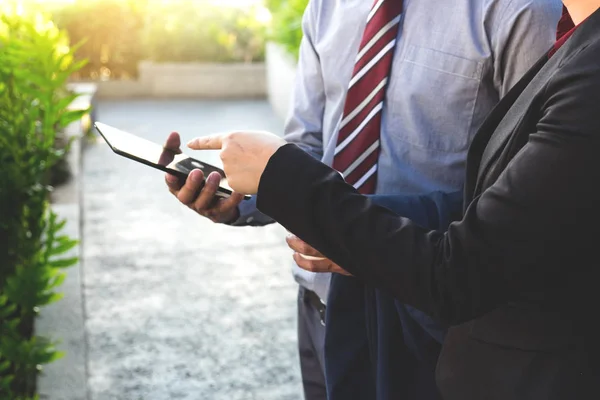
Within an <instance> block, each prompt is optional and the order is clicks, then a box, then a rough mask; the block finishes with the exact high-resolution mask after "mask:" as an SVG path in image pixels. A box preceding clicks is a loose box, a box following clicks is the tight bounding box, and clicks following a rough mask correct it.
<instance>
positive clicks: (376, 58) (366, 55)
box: [333, 0, 402, 194]
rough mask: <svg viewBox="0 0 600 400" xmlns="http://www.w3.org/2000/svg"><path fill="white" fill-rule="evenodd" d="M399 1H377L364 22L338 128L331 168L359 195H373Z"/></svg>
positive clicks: (399, 6) (400, 12)
mask: <svg viewBox="0 0 600 400" xmlns="http://www.w3.org/2000/svg"><path fill="white" fill-rule="evenodd" d="M401 14H402V0H375V3H374V4H373V8H372V9H371V12H370V13H369V15H368V17H367V25H366V27H365V31H364V33H363V37H362V41H361V43H360V48H359V51H358V54H357V56H356V61H355V64H354V72H353V74H352V79H351V80H350V84H349V88H348V93H347V95H346V102H345V104H344V113H343V117H342V121H341V123H340V130H339V134H338V140H337V145H336V148H335V155H334V158H333V168H335V169H336V170H338V171H339V172H341V173H342V175H343V176H344V179H345V180H346V182H348V183H349V184H351V185H353V186H354V187H355V188H356V189H357V190H358V191H359V192H360V193H363V194H369V193H374V192H375V186H376V183H377V160H378V158H379V148H380V140H379V136H380V131H381V113H382V110H383V101H384V99H385V92H386V88H387V83H388V80H389V73H390V69H391V66H392V58H393V56H394V48H395V46H396V37H397V35H398V25H399V24H400V17H401Z"/></svg>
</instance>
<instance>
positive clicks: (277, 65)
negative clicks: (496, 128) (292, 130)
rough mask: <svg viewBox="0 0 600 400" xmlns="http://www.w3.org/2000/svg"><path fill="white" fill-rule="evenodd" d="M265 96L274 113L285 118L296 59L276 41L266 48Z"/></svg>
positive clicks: (290, 98) (289, 100)
mask: <svg viewBox="0 0 600 400" xmlns="http://www.w3.org/2000/svg"><path fill="white" fill-rule="evenodd" d="M266 65H267V97H268V99H269V103H271V107H273V110H274V111H275V113H276V114H277V115H278V116H279V117H280V118H282V119H285V118H287V116H288V114H289V112H290V106H291V102H292V96H293V89H294V80H295V79H296V60H295V59H294V57H293V56H292V55H291V54H289V53H288V52H287V51H286V50H285V49H283V48H282V47H281V46H279V45H278V44H276V43H268V44H267V49H266Z"/></svg>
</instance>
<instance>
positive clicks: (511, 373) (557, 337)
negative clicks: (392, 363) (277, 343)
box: [258, 11, 600, 400]
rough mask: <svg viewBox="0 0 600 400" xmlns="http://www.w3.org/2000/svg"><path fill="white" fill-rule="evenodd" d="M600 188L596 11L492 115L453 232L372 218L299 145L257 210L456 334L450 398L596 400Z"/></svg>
mask: <svg viewBox="0 0 600 400" xmlns="http://www.w3.org/2000/svg"><path fill="white" fill-rule="evenodd" d="M523 51H527V50H526V49H523ZM441 90H443V88H441ZM283 178H285V179H283ZM599 182H600V11H597V12H595V13H594V14H593V15H592V16H591V17H590V18H588V19H587V20H586V21H585V22H584V23H583V24H582V25H581V26H580V27H579V28H578V29H577V31H576V32H575V33H574V34H573V36H571V38H570V39H569V40H568V41H567V43H566V44H565V45H564V46H563V47H562V48H561V49H560V50H559V51H558V52H557V53H556V54H555V55H554V56H553V57H552V58H551V59H550V60H549V61H547V60H546V59H545V58H542V59H541V60H540V62H538V63H537V65H536V66H534V67H533V69H532V70H531V71H530V73H528V74H527V75H526V76H525V77H524V78H523V80H522V81H521V82H520V83H518V84H517V85H516V87H515V88H514V89H513V90H512V91H511V92H510V93H509V94H508V95H507V96H506V97H505V98H504V99H503V100H502V101H501V102H500V103H499V104H498V106H497V107H496V108H495V110H494V111H493V112H492V113H491V114H490V116H489V118H488V119H487V121H486V122H485V123H484V125H483V126H482V128H481V130H480V132H479V133H478V135H477V137H476V138H475V139H474V142H473V144H472V146H471V149H470V152H469V156H468V160H467V176H466V189H465V214H464V217H463V219H462V220H461V221H460V222H456V223H453V224H452V225H450V227H449V229H448V231H447V232H439V231H430V230H427V229H425V228H423V227H421V226H419V225H417V224H415V223H414V222H412V221H410V220H408V219H406V218H402V217H398V216H397V215H396V214H394V213H392V212H390V211H389V210H387V209H385V208H382V207H379V206H376V205H374V204H373V203H372V202H371V201H370V200H369V199H368V198H366V197H364V196H361V195H359V194H358V193H357V192H356V191H354V190H353V188H352V187H350V186H349V185H347V184H346V183H345V182H344V181H343V179H342V177H341V176H340V175H339V174H338V173H337V172H335V171H333V170H332V169H330V168H328V167H326V166H325V165H323V164H321V163H319V162H317V161H315V160H314V159H313V158H312V157H310V156H308V155H307V154H305V153H304V152H302V151H301V150H300V149H298V148H297V147H295V146H293V145H286V146H284V147H282V148H281V149H279V150H278V151H277V152H276V153H275V154H274V155H273V157H272V158H271V160H270V161H269V163H268V165H267V168H266V170H265V171H264V173H263V176H262V178H261V182H260V187H259V193H258V208H259V209H260V210H261V211H263V212H264V213H265V214H268V215H270V216H271V217H273V218H274V219H275V220H276V221H279V222H280V223H282V224H283V225H284V226H285V227H286V228H287V229H288V230H290V231H291V232H294V233H295V234H297V235H298V236H299V237H301V238H302V239H304V240H305V241H306V242H308V243H310V244H311V245H313V246H314V247H315V248H317V249H319V250H320V251H321V252H322V253H324V254H325V255H327V256H328V257H330V258H331V259H333V260H334V261H335V262H337V263H338V264H340V265H343V266H344V268H346V269H347V270H348V271H350V272H351V273H352V274H353V275H354V276H357V277H359V278H361V279H363V280H364V281H365V282H367V283H368V284H370V285H373V286H375V287H378V288H381V289H383V290H386V291H388V292H389V293H391V294H392V295H393V296H394V297H395V298H397V299H398V300H400V301H402V302H403V303H406V304H410V305H412V306H415V307H416V308H418V309H420V310H422V311H425V312H426V313H428V314H430V315H432V316H435V317H436V318H438V319H440V320H442V321H445V322H448V323H450V324H452V325H454V327H453V328H451V329H450V330H449V332H448V335H447V337H446V341H445V343H444V347H443V350H442V354H441V356H440V360H439V363H438V368H437V382H438V386H439V388H440V391H441V393H442V396H443V397H444V398H445V399H448V400H469V399H473V400H481V399H498V400H500V399H501V400H506V399H544V400H554V399H598V398H600V372H599V369H600V367H599V365H600V363H599V362H598V356H599V355H600V349H599V347H600V345H599V343H600V341H599V339H598V338H599V328H598V327H597V325H598V324H597V323H596V321H595V320H596V315H597V313H598V305H599V304H600V290H599V289H598V282H600V280H599V279H598V278H600V265H599V263H598V253H599V252H600V245H599V244H598V234H597V233H596V232H595V231H594V230H595V229H596V228H597V226H599V225H600V190H598V187H597V186H598V183H599Z"/></svg>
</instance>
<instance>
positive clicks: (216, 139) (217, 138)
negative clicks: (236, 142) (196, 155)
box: [187, 135, 223, 150]
mask: <svg viewBox="0 0 600 400" xmlns="http://www.w3.org/2000/svg"><path fill="white" fill-rule="evenodd" d="M187 146H188V147H189V148H190V149H192V150H220V149H221V147H222V146H223V136H222V135H211V136H203V137H199V138H196V139H192V140H190V141H189V142H188V144H187Z"/></svg>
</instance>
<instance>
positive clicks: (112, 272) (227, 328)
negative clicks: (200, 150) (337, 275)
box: [82, 100, 302, 400]
mask: <svg viewBox="0 0 600 400" xmlns="http://www.w3.org/2000/svg"><path fill="white" fill-rule="evenodd" d="M97 118H98V121H100V122H104V123H107V124H109V125H114V126H116V127H118V128H120V129H124V130H127V131H130V132H132V133H135V134H138V135H141V136H144V137H147V138H149V139H151V140H154V141H158V142H162V141H163V140H164V138H165V137H166V135H167V134H168V133H169V132H171V131H179V132H180V133H181V134H182V136H183V139H184V142H185V141H187V140H188V139H191V138H192V137H194V136H199V135H203V134H208V133H213V132H219V131H224V130H229V129H235V128H250V129H267V130H271V131H274V132H281V128H282V123H281V121H280V120H279V119H277V118H276V117H275V116H274V115H273V113H272V111H271V109H270V107H269V106H268V104H267V103H266V102H264V101H235V102H231V101H201V100H160V101H156V100H135V101H130V100H128V101H101V102H100V103H99V104H98V108H97ZM203 159H205V160H206V161H207V162H211V163H215V164H219V160H218V155H217V154H216V153H215V152H210V153H208V154H206V156H205V157H203ZM82 190H83V192H82V199H83V203H82V212H83V229H82V235H83V243H82V257H83V259H82V261H83V287H84V299H85V317H86V322H85V328H86V334H87V340H88V374H89V376H88V389H89V394H90V400H142V399H143V400H166V399H188V400H201V399H210V400H220V399H223V400H225V399H226V400H235V399H240V400H241V399H243V400H250V399H260V400H269V399H277V400H285V399H289V400H292V399H294V400H295V399H301V398H302V397H301V385H300V379H299V368H298V360H297V353H296V347H295V346H296V339H295V336H296V321H295V315H296V314H295V312H296V311H295V301H296V294H297V286H296V285H295V284H294V282H293V279H292V277H291V274H290V267H291V252H290V251H289V250H288V249H287V247H286V246H285V243H284V240H283V238H284V230H283V229H282V228H281V227H279V226H275V225H273V226H269V227H265V228H233V227H227V226H222V225H216V224H213V223H211V222H210V221H208V220H205V219H203V218H201V217H199V216H197V215H196V214H194V213H193V212H192V211H190V210H189V209H187V208H185V207H183V206H182V205H180V204H179V203H178V202H177V201H176V200H175V199H174V198H173V197H172V196H171V194H170V193H168V191H167V190H166V187H165V185H164V181H163V174H162V173H161V172H160V171H157V170H153V169H151V168H148V167H146V166H143V165H141V164H137V163H135V162H132V161H129V160H126V159H124V158H122V157H120V156H117V155H115V154H113V153H112V152H111V151H110V149H109V148H108V146H106V145H105V144H104V142H103V141H96V143H92V144H89V145H88V146H87V148H86V149H85V150H84V155H83V188H82Z"/></svg>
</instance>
